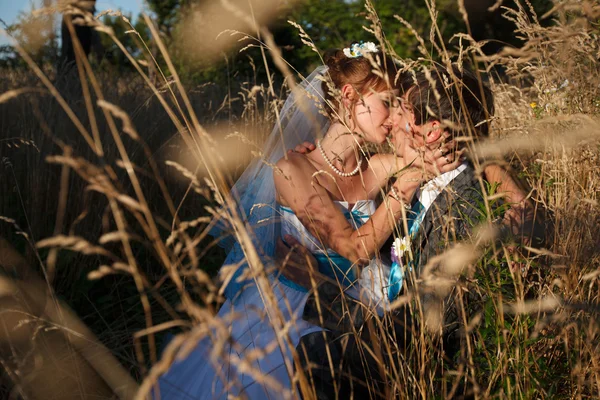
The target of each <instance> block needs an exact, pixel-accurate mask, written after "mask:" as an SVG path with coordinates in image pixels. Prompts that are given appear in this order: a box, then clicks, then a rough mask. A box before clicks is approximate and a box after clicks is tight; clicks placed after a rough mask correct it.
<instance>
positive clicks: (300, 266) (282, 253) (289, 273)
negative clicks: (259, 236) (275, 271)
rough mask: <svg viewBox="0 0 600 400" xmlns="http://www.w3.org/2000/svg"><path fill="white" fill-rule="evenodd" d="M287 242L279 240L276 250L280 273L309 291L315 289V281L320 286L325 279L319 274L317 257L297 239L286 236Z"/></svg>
mask: <svg viewBox="0 0 600 400" xmlns="http://www.w3.org/2000/svg"><path fill="white" fill-rule="evenodd" d="M285 241H286V242H287V244H286V243H284V242H283V240H281V239H278V240H277V246H276V248H275V257H276V263H277V267H278V268H279V271H280V272H281V273H282V274H283V276H285V277H286V278H287V279H289V280H291V281H292V282H295V283H297V284H298V285H300V286H302V287H305V288H307V289H310V288H312V287H313V280H314V284H315V286H318V285H319V284H320V283H321V282H322V281H323V280H324V278H323V276H322V275H321V274H319V272H318V266H317V260H316V259H315V257H314V256H313V255H312V254H311V253H310V252H309V251H308V250H307V249H306V247H304V246H302V244H300V242H299V241H298V240H296V238H295V237H293V236H290V235H286V236H285Z"/></svg>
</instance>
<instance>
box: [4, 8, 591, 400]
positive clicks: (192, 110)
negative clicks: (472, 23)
mask: <svg viewBox="0 0 600 400" xmlns="http://www.w3.org/2000/svg"><path fill="white" fill-rule="evenodd" d="M516 3H517V9H515V10H510V9H505V11H504V12H505V16H506V18H509V19H512V20H514V22H515V24H516V26H517V28H518V29H517V31H516V34H518V35H520V36H522V37H523V38H524V42H525V45H524V47H523V48H522V49H518V50H515V49H506V50H505V51H503V52H502V53H500V54H498V55H495V56H485V55H484V54H482V53H481V52H480V44H478V43H475V42H473V41H472V40H471V39H470V37H469V36H468V33H465V34H464V35H461V36H458V37H456V38H454V39H453V41H452V42H451V45H450V46H448V45H447V44H445V43H444V42H443V40H442V38H441V33H440V30H439V28H438V26H437V23H436V22H437V20H436V18H435V16H436V12H435V3H434V2H430V1H429V0H428V1H427V4H428V5H429V7H430V11H431V16H432V20H433V21H434V23H433V24H432V30H431V33H430V35H429V37H427V38H421V37H419V36H418V35H417V34H416V32H415V36H416V37H415V40H418V41H419V42H420V43H422V44H423V45H422V46H421V50H422V54H420V55H419V58H418V59H416V60H414V61H412V60H402V62H403V63H404V65H405V66H406V67H407V68H426V67H427V65H428V64H429V63H430V62H431V61H432V60H436V61H437V62H441V63H442V64H447V63H449V62H452V61H457V60H458V61H459V62H465V63H466V62H469V63H472V64H474V65H477V66H479V67H480V69H481V70H482V71H486V72H487V73H488V74H489V75H490V76H491V77H492V85H493V88H494V91H495V94H496V99H497V104H496V109H497V113H496V116H495V118H494V119H493V121H492V128H493V129H492V132H493V137H492V138H491V139H490V140H488V141H485V142H479V143H477V148H476V149H475V148H473V151H474V152H475V151H478V152H479V154H480V155H482V156H483V158H482V159H485V160H490V159H494V160H495V162H500V163H502V162H503V160H505V161H506V163H505V165H506V166H507V167H508V168H511V169H512V171H513V172H514V174H515V175H518V176H520V177H521V178H522V179H523V180H524V181H526V183H527V186H528V187H529V188H530V189H531V191H530V193H529V196H530V199H531V201H532V202H533V203H534V204H538V205H539V206H540V208H544V209H546V210H548V211H549V215H551V218H552V220H553V221H554V224H553V225H550V226H551V229H552V232H548V233H551V235H550V236H551V237H552V238H553V239H552V240H553V241H552V243H550V244H549V246H548V249H547V251H544V252H539V251H537V252H535V251H533V252H532V253H531V254H529V255H527V256H514V255H513V254H514V253H513V252H511V251H509V248H508V247H506V246H505V247H502V246H500V247H498V246H494V245H491V244H488V243H486V241H485V240H483V239H482V240H481V241H480V242H477V241H475V242H473V243H470V244H466V245H465V246H464V247H456V248H453V249H452V250H451V253H448V254H446V256H445V259H446V260H452V261H453V265H450V264H449V263H446V264H445V265H442V268H439V269H437V270H431V273H430V274H425V275H423V276H422V277H420V278H419V279H418V280H416V281H415V282H413V284H414V285H417V286H418V285H422V286H424V287H425V286H428V285H430V286H435V285H438V286H439V291H440V293H441V296H442V297H446V296H452V299H453V300H455V302H456V304H458V306H457V310H459V312H458V314H459V317H460V318H461V319H462V320H461V326H462V328H463V331H462V336H461V337H462V339H461V341H460V343H461V348H460V349H459V351H458V353H457V356H456V357H455V359H452V360H449V359H447V357H445V352H444V343H443V341H441V340H440V337H439V331H440V330H441V326H440V322H441V321H442V320H441V318H440V315H439V313H436V312H431V310H430V309H428V308H427V307H425V305H423V304H420V302H419V300H418V298H408V297H406V298H404V299H401V301H402V300H405V301H406V302H409V303H410V307H411V310H412V314H413V315H416V316H417V318H418V319H419V320H420V321H421V322H422V323H421V325H420V326H421V328H419V329H416V330H414V331H413V332H412V333H411V334H410V335H412V337H411V339H412V340H411V342H412V344H411V346H410V348H409V350H407V351H406V352H401V351H398V350H397V343H395V338H394V337H392V336H391V335H390V332H389V331H388V330H387V329H386V321H385V319H382V320H378V319H375V321H376V323H375V328H374V330H373V334H374V335H377V343H378V344H379V351H381V352H382V353H383V354H384V356H385V357H384V358H387V360H388V361H389V360H393V362H389V363H383V362H382V363H381V368H382V369H383V370H384V371H385V374H384V375H385V377H386V385H385V387H384V390H385V395H386V397H392V396H396V397H401V398H414V397H422V398H430V397H434V398H446V397H454V396H455V397H458V396H473V397H476V398H489V397H494V398H496V397H498V398H504V397H509V398H586V397H597V396H598V394H599V392H600V381H599V379H600V375H599V374H600V370H599V369H598V365H599V364H598V363H599V362H600V360H599V359H598V340H597V333H598V319H597V316H598V300H599V299H598V294H599V289H598V282H599V280H598V279H599V277H600V273H598V268H599V267H600V265H599V263H598V261H599V257H598V255H599V252H600V243H599V239H598V237H599V236H598V234H599V233H600V232H599V231H598V228H597V227H598V222H599V221H598V220H599V215H600V213H599V209H598V185H600V183H599V182H600V180H599V179H598V178H600V177H598V176H597V174H598V172H597V171H598V168H597V167H598V162H599V161H598V151H599V145H598V143H599V142H598V138H599V137H598V136H599V134H600V130H599V126H598V120H597V108H598V107H599V106H600V97H599V96H598V94H599V93H598V91H599V90H600V77H599V74H598V72H599V71H598V60H597V54H599V50H600V49H599V48H598V46H599V45H600V44H599V42H598V39H597V37H598V36H597V35H598V28H597V25H596V21H597V18H598V15H599V13H600V11H599V9H600V5H598V3H597V2H595V1H587V2H578V1H570V0H566V1H563V2H560V3H557V6H556V7H555V9H554V10H553V11H552V12H551V13H549V14H548V15H545V16H536V15H535V14H533V13H532V12H531V7H530V5H529V4H528V2H527V1H524V2H516ZM223 4H224V7H225V10H227V11H228V12H229V13H233V15H242V17H241V18H240V19H241V20H244V19H245V18H246V15H248V14H244V13H243V12H239V6H240V5H239V4H237V3H229V2H223ZM460 4H461V2H459V8H460ZM461 10H462V9H461ZM235 12H237V14H235ZM366 13H367V16H368V19H367V21H366V25H367V27H368V28H369V29H371V31H372V32H373V35H374V38H376V39H377V40H379V42H380V44H381V45H382V46H383V47H384V48H387V50H388V51H390V52H391V53H392V54H393V50H392V49H391V48H390V46H388V44H387V43H386V41H385V34H384V32H382V31H381V29H380V27H379V24H378V19H377V15H376V12H375V8H374V7H373V5H372V4H371V3H370V2H367V8H366ZM547 18H553V19H555V23H554V24H551V25H550V27H542V26H541V24H540V23H539V20H540V19H547ZM246 19H247V18H246ZM465 20H467V19H466V18H465ZM256 21H261V22H260V23H259V22H256ZM88 23H90V24H93V25H94V26H96V29H97V30H99V31H100V32H102V33H103V34H107V35H112V38H113V40H115V41H116V42H117V43H120V42H119V38H117V37H114V35H113V34H112V33H111V32H110V30H108V29H107V28H106V27H104V26H102V25H101V24H100V22H98V21H97V20H92V19H90V20H89V21H88ZM147 23H148V24H149V27H150V29H151V31H152V34H153V40H154V41H155V43H156V47H157V48H158V49H159V52H160V57H161V58H162V59H163V60H164V63H165V64H166V65H167V66H168V70H167V71H163V74H164V75H162V77H163V80H160V79H159V80H158V81H155V80H154V79H150V77H149V75H148V69H147V68H145V66H144V65H143V63H139V62H137V61H136V60H135V58H134V57H133V56H131V55H130V54H127V56H128V58H129V60H130V62H131V63H132V64H133V65H134V66H135V68H136V69H137V75H136V77H135V78H132V79H129V78H128V79H123V78H117V77H112V76H110V75H108V74H103V73H101V72H100V73H99V72H97V71H95V70H94V69H93V68H92V66H91V65H90V64H89V63H88V62H87V61H86V59H85V58H83V57H81V54H79V55H80V57H79V61H78V65H77V67H78V68H77V70H74V71H73V73H77V71H78V73H79V78H81V79H80V82H79V83H73V82H77V80H74V79H71V78H70V77H56V76H52V74H53V72H52V71H51V70H46V71H42V70H37V71H36V66H35V65H33V63H32V61H31V60H28V62H29V64H30V67H31V71H32V72H26V73H25V72H19V71H14V72H10V75H4V78H3V80H2V83H0V84H2V85H3V87H2V93H3V94H2V97H0V99H1V100H2V103H1V104H0V113H2V114H1V118H0V123H1V124H2V126H1V129H0V131H1V132H3V136H2V139H1V142H0V155H1V157H2V162H3V166H2V168H3V174H2V181H1V182H2V183H0V184H1V185H2V192H3V193H6V194H5V195H3V201H2V205H1V207H2V208H1V209H0V210H1V211H0V215H2V216H4V217H9V218H13V220H14V221H11V220H8V219H3V220H2V221H1V222H2V231H1V232H2V236H4V237H7V238H9V240H10V241H11V242H13V243H15V245H16V247H18V248H19V249H21V250H22V251H23V252H25V253H26V254H27V258H28V260H29V262H30V263H31V264H33V265H37V268H38V270H39V272H40V273H41V274H42V275H43V276H44V278H45V279H46V281H47V284H48V286H49V287H51V289H50V290H51V293H52V294H53V295H54V296H55V297H56V296H59V295H60V296H61V297H63V298H65V299H66V300H67V302H69V303H71V304H80V305H81V303H84V304H83V305H81V307H80V309H81V310H86V309H87V310H88V312H89V314H85V311H84V321H85V322H88V323H89V324H90V325H92V326H93V327H95V329H96V330H97V331H98V332H97V334H98V335H99V339H100V341H102V342H103V343H104V344H105V345H106V346H107V347H108V348H109V349H110V350H112V352H113V353H115V354H117V355H118V356H119V359H120V361H121V362H122V363H124V364H125V365H127V367H128V368H129V369H130V370H131V371H132V372H134V374H135V375H136V377H138V378H139V380H140V382H141V389H140V392H139V393H138V398H144V397H145V396H146V395H148V393H150V392H151V390H152V386H153V384H154V383H155V381H156V379H157V378H158V376H159V375H160V374H161V373H163V372H164V371H166V369H167V368H168V367H169V364H170V363H171V362H172V361H173V358H174V356H175V354H176V353H178V352H179V351H185V350H189V349H190V348H191V346H193V345H194V344H195V343H196V342H197V341H198V340H199V339H200V338H201V337H204V336H206V335H208V334H211V332H217V333H218V334H217V337H218V338H219V339H220V341H219V340H218V341H216V342H215V352H214V358H213V359H212V360H211V362H215V363H219V362H220V355H219V347H220V346H222V345H223V344H224V342H223V340H226V338H227V323H225V322H224V321H220V320H219V319H217V318H215V317H214V315H215V312H216V310H217V307H218V305H219V303H220V301H221V300H222V298H221V296H220V295H219V292H218V283H217V282H216V281H215V279H214V278H212V276H211V275H212V274H213V273H214V268H215V267H218V266H219V257H221V256H222V254H221V253H219V252H218V250H216V246H215V242H214V241H213V240H212V239H211V238H210V237H209V236H208V231H209V229H210V227H211V226H212V223H213V221H214V218H215V216H219V217H220V218H223V219H225V220H227V221H229V223H230V224H231V228H232V229H231V231H232V235H233V236H234V237H235V238H236V239H237V240H239V241H240V242H242V243H244V244H245V246H244V249H245V251H246V256H247V259H248V262H249V264H250V266H251V268H250V271H251V273H252V276H253V277H254V279H255V280H256V283H257V285H259V287H260V288H261V292H262V293H263V294H264V296H265V302H267V304H271V305H273V304H275V303H276V302H275V300H274V294H273V290H272V288H271V287H270V286H269V284H268V279H267V276H268V273H267V271H266V270H265V268H264V266H263V264H262V262H261V260H260V258H259V257H258V254H257V252H256V250H255V249H254V248H253V247H252V246H251V239H250V237H251V231H250V230H248V229H247V227H246V226H245V225H244V222H243V219H242V218H241V216H240V215H238V213H237V209H236V207H235V204H234V203H233V202H232V201H233V200H232V199H231V198H230V197H229V196H228V187H230V184H231V182H232V180H233V179H234V178H235V176H236V175H237V174H239V172H240V170H241V169H242V168H243V166H244V165H245V164H246V163H247V162H248V160H249V159H250V155H249V154H248V149H251V150H255V149H260V146H261V143H262V141H263V140H264V137H265V136H264V135H265V134H266V133H267V132H269V131H270V127H271V125H272V124H273V123H274V122H275V120H276V117H277V113H276V111H275V110H276V109H278V107H280V105H281V103H282V100H283V99H284V98H285V93H283V94H282V93H280V92H279V91H278V90H275V88H274V86H273V84H272V81H271V80H269V82H265V83H264V84H262V85H261V84H260V83H259V82H251V83H247V84H246V85H245V86H244V85H242V89H240V91H239V93H238V94H234V95H233V96H235V97H238V99H237V100H234V99H233V96H232V95H231V94H228V95H227V96H224V94H222V93H219V91H218V90H217V88H212V87H210V86H208V87H203V88H199V89H198V90H186V89H184V88H183V85H182V83H181V81H180V80H179V78H178V76H177V73H176V71H175V70H174V69H173V66H172V64H171V62H170V59H169V55H168V53H167V51H166V48H165V46H164V43H162V41H161V36H160V35H159V34H158V32H156V29H155V28H154V27H153V25H152V23H151V21H150V20H147ZM263 23H264V22H263V20H261V19H257V20H255V21H252V20H251V21H245V25H241V26H246V27H247V26H248V25H250V26H253V28H254V30H253V35H252V36H253V38H252V39H251V40H254V41H255V42H253V43H258V44H260V45H261V46H262V47H261V49H262V50H263V51H262V55H263V57H265V59H263V61H265V60H266V57H274V59H275V65H277V66H278V67H279V68H280V69H281V71H280V72H281V73H282V74H283V75H284V76H288V77H289V76H291V72H290V67H289V66H288V65H286V63H285V62H284V60H282V59H281V58H279V54H280V53H279V52H278V51H277V49H276V47H274V45H273V39H272V37H271V36H270V32H269V31H268V29H267V28H266V27H265V26H264V25H262V24H263ZM399 23H403V24H406V22H405V21H403V20H402V19H401V18H399ZM237 29H238V30H240V31H241V30H242V29H243V28H241V27H237ZM427 49H433V51H431V52H430V51H428V50H427ZM123 50H124V48H123ZM79 53H81V52H80V51H79ZM22 55H23V57H24V58H25V59H27V55H26V54H25V53H22ZM154 55H156V54H154ZM265 62H266V61H265ZM47 76H50V79H47V78H46V77H47ZM160 76H161V75H160V74H159V78H160ZM290 85H291V86H293V83H290ZM211 91H212V92H211ZM223 98H224V99H225V100H224V101H223ZM217 105H218V106H217ZM236 107H239V108H238V109H236ZM224 116H227V118H224ZM238 116H239V117H238ZM4 132H6V133H7V134H4ZM228 135H230V136H233V138H232V139H228V140H225V139H224V137H225V136H228ZM240 138H242V139H241V140H240ZM221 141H223V143H224V144H220V143H221ZM219 146H221V147H219ZM234 150H235V151H234ZM238 151H239V153H238ZM167 161H168V162H167ZM478 165H479V164H478ZM479 166H480V165H479ZM8 193H10V194H8ZM493 197H494V196H493V195H490V198H488V202H493ZM483 208H484V210H485V208H486V205H484V206H483ZM488 208H489V207H488ZM488 211H489V210H488ZM549 229H550V228H549ZM473 254H475V255H477V256H478V257H477V258H473ZM514 257H519V258H520V259H519V260H517V261H519V263H520V265H519V268H517V270H512V269H510V268H508V267H507V266H506V264H505V263H506V262H509V263H510V262H511V261H514V260H512V258H514ZM209 265H210V266H211V268H212V270H209V271H207V266H209ZM450 268H454V270H453V271H449V269H450ZM88 279H89V280H88ZM82 287H83V288H85V290H82ZM86 291H87V296H89V297H95V298H97V297H105V298H106V299H105V300H103V301H101V302H98V301H82V300H81V298H74V297H69V296H72V294H73V293H76V294H77V296H84V295H85V293H86ZM401 301H400V302H401ZM98 305H101V306H102V307H105V308H106V310H110V312H108V311H106V310H94V309H93V307H97V306H98ZM117 309H120V310H119V311H116V310H117ZM107 315H116V318H114V319H113V320H111V321H101V322H98V319H99V317H100V318H101V317H102V316H107ZM30 318H33V317H30ZM34 319H35V318H34ZM285 322H286V321H284V320H282V317H281V315H280V313H279V312H278V311H277V309H276V308H275V307H274V309H273V312H272V313H271V314H269V315H268V321H265V323H270V324H272V325H273V326H274V328H275V329H276V330H277V331H278V332H280V333H281V335H280V336H279V338H280V342H278V343H277V344H276V345H277V346H281V347H283V346H286V344H287V343H288V342H289V338H288V337H287V334H286V331H285ZM59 329H60V326H59ZM166 330H171V331H178V332H183V333H182V334H181V335H179V336H177V337H176V338H175V339H174V340H173V341H172V342H171V344H170V345H169V347H168V348H167V349H166V350H165V351H164V352H163V355H162V358H159V354H158V352H159V350H158V349H159V348H160V347H161V346H160V343H158V342H159V341H160V335H161V334H160V333H161V332H162V331H166ZM157 336H158V337H159V340H158V341H157V339H156V337H157ZM33 339H34V340H32V342H33V343H35V338H33ZM68 351H70V350H68ZM2 354H3V357H4V355H5V354H8V356H7V357H10V351H8V352H3V353H2ZM29 356H31V357H33V356H35V352H32V353H31V354H30V355H29ZM296 361H297V360H296ZM232 362H234V363H237V364H238V365H242V366H245V367H248V368H250V367H249V366H248V365H247V364H246V363H245V360H243V359H242V360H232ZM4 365H5V366H6V365H8V364H6V363H4ZM15 368H16V367H15ZM18 372H19V371H18V370H15V371H8V373H9V375H10V376H11V377H13V378H14V379H15V380H16V381H17V383H18V384H20V385H21V389H20V390H21V391H22V393H23V395H25V396H27V387H26V385H25V383H24V382H26V381H23V380H20V378H19V374H18ZM250 373H251V374H255V377H256V379H266V380H265V383H266V384H272V385H274V386H277V384H278V383H277V382H271V381H269V380H268V377H266V378H265V377H262V378H261V376H260V373H259V372H258V371H253V370H252V369H251V368H250ZM290 374H292V375H294V378H295V379H296V380H297V382H299V385H298V388H294V389H292V390H291V391H290V392H289V393H287V392H283V393H282V395H284V397H298V396H299V395H300V393H302V395H303V396H304V397H305V398H311V397H313V396H314V394H315V393H314V391H313V388H312V386H311V377H310V376H309V375H305V374H304V373H303V372H302V371H301V370H290ZM232 384H233V385H236V384H237V383H236V382H233V383H232ZM372 389H373V390H375V389H374V388H372ZM372 393H373V395H375V393H374V392H372Z"/></svg>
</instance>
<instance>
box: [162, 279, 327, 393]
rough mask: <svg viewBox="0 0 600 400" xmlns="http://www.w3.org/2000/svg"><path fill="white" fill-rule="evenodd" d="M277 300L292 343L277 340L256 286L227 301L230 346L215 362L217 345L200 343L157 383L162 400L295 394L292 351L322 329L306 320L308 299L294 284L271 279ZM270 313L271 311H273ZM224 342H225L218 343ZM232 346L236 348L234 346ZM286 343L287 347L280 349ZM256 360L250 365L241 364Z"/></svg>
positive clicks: (224, 308) (210, 341)
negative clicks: (292, 379) (267, 381)
mask: <svg viewBox="0 0 600 400" xmlns="http://www.w3.org/2000/svg"><path fill="white" fill-rule="evenodd" d="M270 280H271V284H272V287H273V291H274V293H275V296H276V299H277V307H278V312H280V313H281V314H282V320H283V323H284V324H285V323H290V326H291V327H290V329H289V331H288V335H289V342H288V341H286V340H283V339H281V335H280V339H281V340H280V341H278V337H277V333H276V330H275V329H274V328H273V327H272V324H271V323H270V322H269V316H268V313H267V305H266V304H265V302H264V301H263V299H262V296H261V295H260V293H259V290H258V287H257V286H256V285H250V286H249V287H246V288H245V289H244V290H243V292H242V293H241V294H240V295H239V296H238V297H237V298H236V299H235V301H233V302H231V301H229V300H227V301H226V302H225V304H223V306H222V307H221V309H220V310H219V313H218V317H219V318H221V319H223V320H226V321H232V322H229V325H230V326H229V328H230V329H229V335H230V338H231V341H225V343H226V344H225V345H224V347H223V346H221V347H222V352H218V354H219V355H218V356H217V357H213V355H212V354H211V353H212V352H213V350H215V347H216V346H215V344H214V340H213V339H210V338H208V337H205V338H204V339H202V340H201V341H200V342H199V343H198V345H197V346H196V348H195V349H194V350H193V351H192V352H191V353H190V354H189V355H188V356H187V357H186V358H185V359H183V360H180V361H176V362H175V363H174V364H173V365H172V366H171V368H170V369H169V371H168V372H167V373H166V374H165V375H163V376H162V377H161V378H160V380H159V387H160V396H161V397H160V398H161V399H211V400H212V399H226V398H227V397H228V396H235V397H238V396H239V397H242V398H248V399H250V400H253V399H282V398H286V397H289V396H288V395H289V393H290V391H291V380H290V373H293V370H294V364H293V359H292V349H293V348H295V347H296V346H297V345H298V343H299V341H300V338H301V337H302V336H304V335H307V334H309V333H312V332H317V331H320V330H322V328H320V327H318V326H315V325H312V324H310V323H308V322H306V321H304V320H303V319H302V312H303V310H304V305H305V303H306V300H307V297H308V294H307V293H306V291H303V290H299V288H297V287H292V286H293V285H289V286H288V285H286V284H284V283H283V282H281V281H279V280H278V279H276V278H273V277H271V278H270ZM270 311H276V310H273V309H272V307H271V310H270ZM219 339H223V338H219ZM231 343H234V345H233V346H232V345H231ZM279 343H283V345H279ZM249 355H250V356H251V358H252V357H254V356H256V359H254V360H253V361H251V362H250V364H249V365H241V367H240V364H239V362H237V360H248V359H249V358H248V356H249ZM248 369H252V370H253V371H255V372H256V373H258V374H259V375H261V376H265V377H266V379H268V380H269V381H270V382H274V383H275V386H274V387H273V386H272V385H269V384H268V383H265V382H264V381H263V380H262V379H261V378H260V377H259V378H257V377H256V374H255V373H251V372H249V371H248Z"/></svg>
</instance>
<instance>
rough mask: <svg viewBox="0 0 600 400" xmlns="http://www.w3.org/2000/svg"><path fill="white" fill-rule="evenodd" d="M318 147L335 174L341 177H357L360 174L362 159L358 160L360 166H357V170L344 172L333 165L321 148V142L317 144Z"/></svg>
mask: <svg viewBox="0 0 600 400" xmlns="http://www.w3.org/2000/svg"><path fill="white" fill-rule="evenodd" d="M317 147H318V148H319V151H320V152H321V155H322V156H323V159H324V160H325V162H326V163H327V165H329V168H331V169H332V170H333V172H335V173H336V174H338V175H339V176H342V177H348V176H352V175H356V174H357V173H358V171H360V167H361V166H362V162H363V159H362V158H361V159H360V160H358V165H357V166H356V168H354V171H350V172H342V171H340V170H339V169H337V168H336V167H335V165H333V163H332V162H331V161H330V160H329V158H327V155H326V154H325V150H323V147H322V146H321V141H320V140H319V141H318V142H317Z"/></svg>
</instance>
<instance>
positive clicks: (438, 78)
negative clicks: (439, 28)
mask: <svg viewBox="0 0 600 400" xmlns="http://www.w3.org/2000/svg"><path fill="white" fill-rule="evenodd" d="M428 70H429V73H426V72H425V71H419V72H417V73H415V74H410V73H407V74H405V75H404V77H403V78H402V82H401V85H400V90H401V92H403V93H406V92H408V98H407V99H408V102H409V103H410V106H411V108H412V111H413V112H414V114H415V123H416V124H417V125H423V124H425V123H427V122H431V121H436V120H437V121H440V122H445V121H450V122H451V123H452V124H449V126H448V127H447V130H448V131H450V132H453V133H455V134H458V135H465V134H467V132H469V131H471V132H473V134H474V136H487V135H488V133H489V119H490V117H491V116H492V115H493V114H494V96H493V94H492V91H491V90H490V88H489V86H488V85H487V84H486V83H485V82H483V81H482V80H481V79H479V78H478V77H477V76H476V75H475V73H473V71H472V70H470V69H468V68H467V67H462V68H458V66H456V65H453V66H452V74H450V73H449V71H448V70H447V69H446V68H445V67H442V66H440V65H434V66H432V67H429V68H428Z"/></svg>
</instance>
